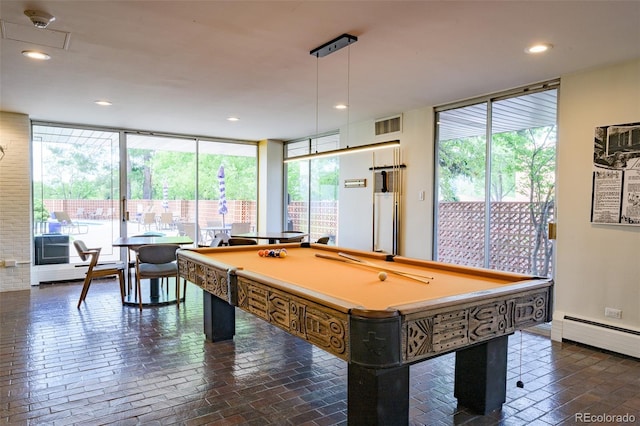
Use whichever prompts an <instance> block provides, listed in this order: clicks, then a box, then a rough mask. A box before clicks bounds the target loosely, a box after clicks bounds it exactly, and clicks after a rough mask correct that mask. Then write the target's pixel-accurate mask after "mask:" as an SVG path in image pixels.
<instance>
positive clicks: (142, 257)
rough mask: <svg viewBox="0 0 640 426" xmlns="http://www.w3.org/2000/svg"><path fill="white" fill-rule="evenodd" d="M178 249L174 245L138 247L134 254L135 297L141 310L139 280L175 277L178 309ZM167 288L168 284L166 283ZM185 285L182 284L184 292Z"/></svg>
mask: <svg viewBox="0 0 640 426" xmlns="http://www.w3.org/2000/svg"><path fill="white" fill-rule="evenodd" d="M179 248H180V246H179V245H176V244H149V245H145V246H140V247H138V250H137V254H136V297H137V298H138V302H139V303H140V310H142V293H141V291H140V280H142V279H144V278H149V279H160V278H164V277H167V278H169V277H175V279H176V300H177V305H178V307H180V279H179V277H178V263H177V262H176V259H177V258H176V251H177V250H178V249H179ZM167 286H168V283H167ZM186 288H187V283H186V281H185V283H184V289H185V292H186Z"/></svg>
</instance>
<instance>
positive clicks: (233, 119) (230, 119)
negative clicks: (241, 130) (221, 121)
mask: <svg viewBox="0 0 640 426" xmlns="http://www.w3.org/2000/svg"><path fill="white" fill-rule="evenodd" d="M227 120H229V121H240V119H239V118H238V117H229V118H227Z"/></svg>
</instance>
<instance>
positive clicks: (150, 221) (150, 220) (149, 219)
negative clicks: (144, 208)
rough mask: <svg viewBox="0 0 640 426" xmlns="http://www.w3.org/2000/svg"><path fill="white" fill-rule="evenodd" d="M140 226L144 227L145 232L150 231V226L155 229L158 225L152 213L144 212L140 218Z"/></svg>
mask: <svg viewBox="0 0 640 426" xmlns="http://www.w3.org/2000/svg"><path fill="white" fill-rule="evenodd" d="M142 224H143V225H144V229H145V230H146V231H150V230H151V226H152V225H153V226H154V227H155V228H156V229H157V228H158V224H157V222H156V214H155V213H153V212H146V213H145V214H144V215H143V216H142Z"/></svg>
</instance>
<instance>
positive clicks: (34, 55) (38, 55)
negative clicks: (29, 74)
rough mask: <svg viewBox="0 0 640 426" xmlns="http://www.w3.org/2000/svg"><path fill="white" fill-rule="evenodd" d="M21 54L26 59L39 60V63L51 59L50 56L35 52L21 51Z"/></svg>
mask: <svg viewBox="0 0 640 426" xmlns="http://www.w3.org/2000/svg"><path fill="white" fill-rule="evenodd" d="M22 54H23V55H24V56H26V57H27V58H31V59H39V60H41V61H46V60H47V59H51V56H49V55H47V54H46V53H44V52H38V51H37V50H23V51H22Z"/></svg>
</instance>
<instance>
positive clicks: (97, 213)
mask: <svg viewBox="0 0 640 426" xmlns="http://www.w3.org/2000/svg"><path fill="white" fill-rule="evenodd" d="M103 211H104V209H103V208H102V207H98V208H97V209H96V211H95V212H93V213H91V219H102V217H103V216H104V213H103Z"/></svg>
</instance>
